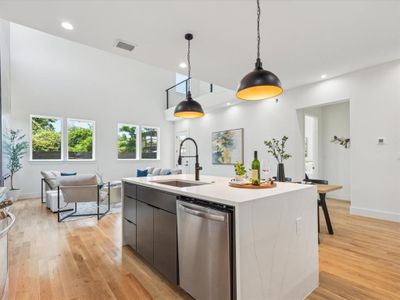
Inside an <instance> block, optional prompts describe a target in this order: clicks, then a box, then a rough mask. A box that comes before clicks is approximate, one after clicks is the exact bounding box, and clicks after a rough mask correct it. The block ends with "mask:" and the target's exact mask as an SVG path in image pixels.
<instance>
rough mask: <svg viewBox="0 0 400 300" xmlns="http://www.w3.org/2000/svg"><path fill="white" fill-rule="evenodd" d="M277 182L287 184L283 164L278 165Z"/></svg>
mask: <svg viewBox="0 0 400 300" xmlns="http://www.w3.org/2000/svg"><path fill="white" fill-rule="evenodd" d="M276 181H280V182H285V165H284V164H283V163H279V164H278V170H277V172H276Z"/></svg>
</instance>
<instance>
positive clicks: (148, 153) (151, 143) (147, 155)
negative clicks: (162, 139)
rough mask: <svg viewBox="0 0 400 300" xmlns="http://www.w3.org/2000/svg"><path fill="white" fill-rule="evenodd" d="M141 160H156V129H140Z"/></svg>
mask: <svg viewBox="0 0 400 300" xmlns="http://www.w3.org/2000/svg"><path fill="white" fill-rule="evenodd" d="M141 133H142V134H141V136H142V158H144V159H157V152H158V130H157V129H156V128H142V130H141Z"/></svg>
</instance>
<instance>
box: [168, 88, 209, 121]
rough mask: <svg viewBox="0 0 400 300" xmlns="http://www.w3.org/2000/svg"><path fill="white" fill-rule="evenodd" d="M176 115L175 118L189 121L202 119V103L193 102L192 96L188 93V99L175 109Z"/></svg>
mask: <svg viewBox="0 0 400 300" xmlns="http://www.w3.org/2000/svg"><path fill="white" fill-rule="evenodd" d="M174 115H175V117H181V118H187V119H193V118H201V117H202V116H204V111H203V108H202V107H201V105H200V103H199V102H197V101H195V100H193V98H192V94H191V93H190V92H187V94H186V99H185V100H182V101H181V102H179V104H178V105H177V106H176V107H175V112H174Z"/></svg>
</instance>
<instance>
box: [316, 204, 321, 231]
mask: <svg viewBox="0 0 400 300" xmlns="http://www.w3.org/2000/svg"><path fill="white" fill-rule="evenodd" d="M319 206H320V203H319V200H318V201H317V216H318V233H320V232H321V225H320V224H319V222H320V221H319Z"/></svg>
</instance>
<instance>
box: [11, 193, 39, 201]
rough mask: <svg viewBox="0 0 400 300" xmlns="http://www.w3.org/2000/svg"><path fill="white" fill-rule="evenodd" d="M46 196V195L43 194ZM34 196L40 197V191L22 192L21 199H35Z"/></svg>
mask: <svg viewBox="0 0 400 300" xmlns="http://www.w3.org/2000/svg"><path fill="white" fill-rule="evenodd" d="M43 196H45V195H43ZM33 198H40V193H25V194H21V195H19V198H18V199H19V200H22V199H33Z"/></svg>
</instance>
